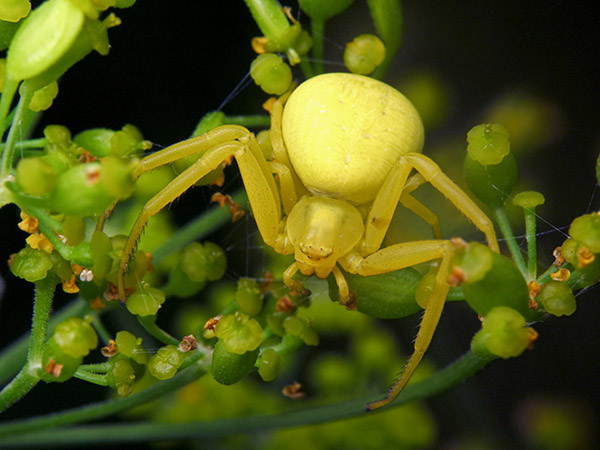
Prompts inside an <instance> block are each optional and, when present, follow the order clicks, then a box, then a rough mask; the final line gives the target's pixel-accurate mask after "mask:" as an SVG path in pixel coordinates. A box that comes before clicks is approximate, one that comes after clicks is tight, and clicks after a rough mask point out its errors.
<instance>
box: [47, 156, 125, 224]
mask: <svg viewBox="0 0 600 450" xmlns="http://www.w3.org/2000/svg"><path fill="white" fill-rule="evenodd" d="M132 188H133V178H132V176H131V168H130V167H129V166H128V165H127V164H125V163H124V162H122V161H121V160H119V159H118V158H114V157H108V158H106V159H105V160H104V161H103V162H102V163H99V162H91V163H87V164H80V165H77V166H75V167H72V168H70V169H69V170H67V171H66V172H64V173H62V174H60V176H59V177H58V179H57V180H56V187H55V189H54V191H53V192H52V194H51V196H50V199H49V204H50V206H51V208H52V209H54V210H55V211H58V212H62V213H65V214H70V215H73V216H80V217H85V216H92V215H94V214H101V213H102V212H104V211H105V210H106V209H107V208H108V207H109V206H111V205H112V204H113V203H114V202H116V201H117V200H119V199H121V198H124V197H126V196H128V195H129V194H130V193H131V190H132Z"/></svg>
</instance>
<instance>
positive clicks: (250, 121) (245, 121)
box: [225, 114, 271, 128]
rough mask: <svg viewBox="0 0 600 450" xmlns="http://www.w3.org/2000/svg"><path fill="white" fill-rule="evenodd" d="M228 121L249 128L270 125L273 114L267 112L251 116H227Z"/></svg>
mask: <svg viewBox="0 0 600 450" xmlns="http://www.w3.org/2000/svg"><path fill="white" fill-rule="evenodd" d="M225 120H226V123H229V124H232V125H240V126H242V127H247V128H256V127H270V126H271V116H269V115H267V114H255V115H251V116H227V118H226V119H225Z"/></svg>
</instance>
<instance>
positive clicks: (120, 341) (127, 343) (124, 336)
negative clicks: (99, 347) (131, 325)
mask: <svg viewBox="0 0 600 450" xmlns="http://www.w3.org/2000/svg"><path fill="white" fill-rule="evenodd" d="M115 343H116V344H117V348H118V349H119V353H122V354H123V355H125V356H127V357H128V358H131V359H133V360H134V361H135V362H136V363H138V364H146V363H147V362H148V355H147V354H146V350H145V349H144V347H142V338H138V337H135V336H134V335H133V334H131V333H130V332H129V331H119V332H118V333H117V336H116V337H115Z"/></svg>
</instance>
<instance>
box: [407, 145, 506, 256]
mask: <svg viewBox="0 0 600 450" xmlns="http://www.w3.org/2000/svg"><path fill="white" fill-rule="evenodd" d="M403 158H405V159H406V160H407V162H408V163H409V164H410V165H411V167H414V168H415V169H416V170H417V172H419V173H420V174H421V175H423V177H424V178H425V179H426V180H427V181H428V182H429V183H431V185H432V186H433V187H435V188H436V189H437V190H438V191H440V192H441V193H442V194H444V196H446V198H447V199H448V200H450V201H451V202H452V203H453V204H454V206H456V208H457V209H458V210H459V211H460V212H462V213H463V214H464V215H465V216H467V218H468V219H469V220H471V222H473V224H474V225H475V226H476V227H477V228H478V229H479V230H480V231H481V232H483V234H485V237H486V240H487V242H488V245H489V247H490V248H491V249H492V250H493V251H495V252H498V251H499V247H498V240H497V239H496V232H495V231H494V225H493V224H492V221H491V220H490V219H489V218H488V217H487V216H486V215H485V214H484V212H483V211H481V209H480V208H479V207H478V206H477V205H476V204H475V202H474V201H473V200H471V198H470V197H469V196H468V195H467V194H466V193H465V192H464V191H463V190H462V189H461V188H459V187H458V186H457V185H456V183H454V181H452V180H451V179H450V178H448V176H447V175H446V174H444V173H443V172H442V169H440V167H439V166H438V165H437V164H436V163H435V162H433V161H432V160H431V159H430V158H428V157H427V156H425V155H422V154H420V153H409V154H407V155H405V156H404V157H403Z"/></svg>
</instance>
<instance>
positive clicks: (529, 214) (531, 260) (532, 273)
mask: <svg viewBox="0 0 600 450" xmlns="http://www.w3.org/2000/svg"><path fill="white" fill-rule="evenodd" d="M523 213H524V215H525V236H526V238H527V268H528V271H529V280H535V277H536V276H537V244H536V234H535V233H536V223H535V210H534V209H533V208H523Z"/></svg>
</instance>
